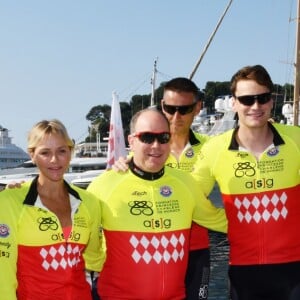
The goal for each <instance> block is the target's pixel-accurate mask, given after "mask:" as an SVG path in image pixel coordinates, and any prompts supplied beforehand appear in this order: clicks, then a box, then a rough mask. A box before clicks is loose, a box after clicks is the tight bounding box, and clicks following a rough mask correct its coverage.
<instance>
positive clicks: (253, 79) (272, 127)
mask: <svg viewBox="0 0 300 300" xmlns="http://www.w3.org/2000/svg"><path fill="white" fill-rule="evenodd" d="M272 90H273V83H272V80H271V78H270V75H269V74H268V72H267V71H266V69H265V68H264V67H263V66H261V65H255V66H246V67H244V68H242V69H240V70H239V71H238V72H237V73H236V74H234V75H233V77H232V80H231V92H232V95H233V109H234V111H236V112H237V114H238V119H239V125H238V127H237V128H236V129H233V130H230V131H227V132H225V133H224V134H221V135H219V136H216V137H214V138H211V139H210V140H209V141H208V142H207V143H205V145H204V146H203V147H202V149H201V156H200V158H199V160H198V162H197V163H196V169H195V171H194V175H195V176H196V178H197V179H198V180H200V181H201V187H202V188H203V189H204V191H205V194H209V192H210V191H211V189H212V188H213V186H214V185H215V182H216V181H217V183H218V185H219V188H220V191H221V194H222V199H223V203H224V207H225V211H226V216H227V219H228V240H229V244H230V257H229V261H230V266H229V278H230V282H231V290H232V299H233V300H299V299H300V239H299V232H298V231H299V226H300V202H299V195H300V128H299V127H297V126H287V125H282V124H277V123H270V122H269V121H268V120H269V118H270V115H271V110H272V108H273V98H272Z"/></svg>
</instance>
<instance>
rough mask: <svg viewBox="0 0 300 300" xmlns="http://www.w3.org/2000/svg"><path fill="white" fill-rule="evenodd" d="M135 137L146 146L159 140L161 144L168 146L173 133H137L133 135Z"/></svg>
mask: <svg viewBox="0 0 300 300" xmlns="http://www.w3.org/2000/svg"><path fill="white" fill-rule="evenodd" d="M133 136H134V137H137V138H138V139H139V140H140V141H141V142H142V143H144V144H152V143H153V142H154V141H155V140H157V141H158V142H159V143H160V144H167V143H169V141H170V138H171V133H170V132H148V131H144V132H136V133H134V134H133Z"/></svg>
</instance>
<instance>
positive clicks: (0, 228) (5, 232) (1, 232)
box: [0, 224, 10, 237]
mask: <svg viewBox="0 0 300 300" xmlns="http://www.w3.org/2000/svg"><path fill="white" fill-rule="evenodd" d="M9 232H10V229H9V227H8V225H6V224H0V237H8V236H9Z"/></svg>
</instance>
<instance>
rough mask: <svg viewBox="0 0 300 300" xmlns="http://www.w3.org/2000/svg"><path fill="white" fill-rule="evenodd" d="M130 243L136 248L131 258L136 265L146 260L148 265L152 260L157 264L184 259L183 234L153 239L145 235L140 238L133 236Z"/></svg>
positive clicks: (153, 237)
mask: <svg viewBox="0 0 300 300" xmlns="http://www.w3.org/2000/svg"><path fill="white" fill-rule="evenodd" d="M129 242H130V244H131V245H132V246H133V248H134V251H133V252H132V255H131V257H132V258H133V260H134V261H135V262H136V263H138V262H140V261H141V260H144V262H146V263H147V264H149V263H150V262H151V260H154V261H155V262H156V263H157V264H159V263H160V262H161V261H162V260H163V261H164V262H165V263H169V261H170V260H171V259H172V260H173V261H174V262H176V261H177V260H178V259H180V260H182V259H183V257H184V247H183V246H184V244H185V237H184V235H183V234H182V233H181V234H179V235H177V234H172V235H171V236H170V237H167V236H166V235H162V236H160V237H156V236H155V235H153V236H152V238H151V239H149V238H147V237H146V236H145V235H142V236H141V237H140V238H137V237H136V236H135V235H132V236H131V238H130V240H129Z"/></svg>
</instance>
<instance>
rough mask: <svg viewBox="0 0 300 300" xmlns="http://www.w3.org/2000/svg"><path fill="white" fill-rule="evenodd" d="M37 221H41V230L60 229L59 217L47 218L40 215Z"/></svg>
mask: <svg viewBox="0 0 300 300" xmlns="http://www.w3.org/2000/svg"><path fill="white" fill-rule="evenodd" d="M37 221H38V223H39V230H41V231H47V230H57V229H58V222H57V218H56V217H54V216H51V217H47V218H43V217H40V218H38V219H37Z"/></svg>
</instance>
